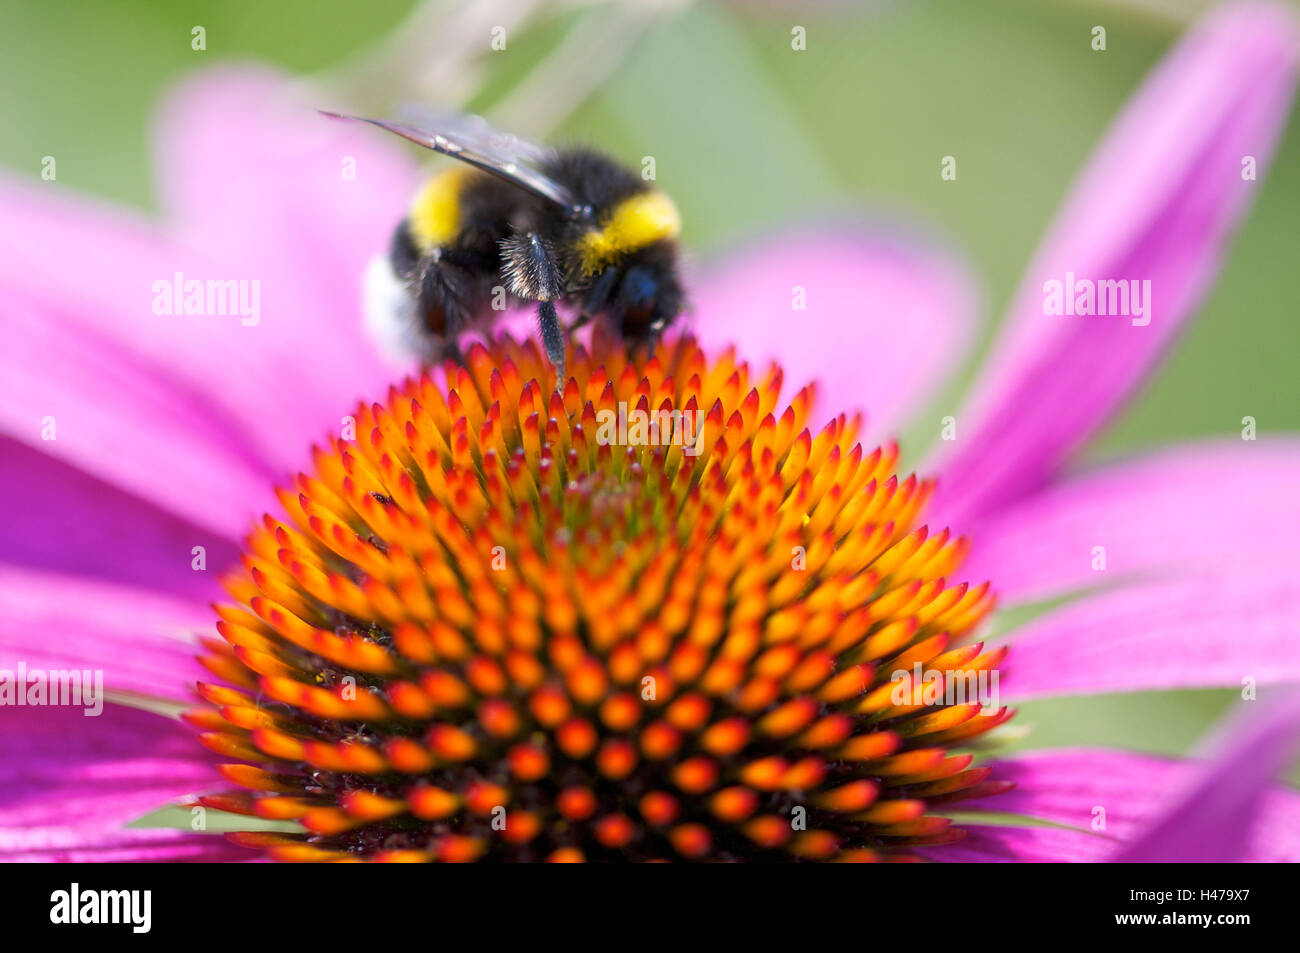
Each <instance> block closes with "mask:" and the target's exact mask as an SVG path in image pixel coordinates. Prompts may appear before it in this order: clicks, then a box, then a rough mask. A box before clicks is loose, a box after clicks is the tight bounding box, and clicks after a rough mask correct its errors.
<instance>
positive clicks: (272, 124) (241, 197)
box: [156, 68, 416, 437]
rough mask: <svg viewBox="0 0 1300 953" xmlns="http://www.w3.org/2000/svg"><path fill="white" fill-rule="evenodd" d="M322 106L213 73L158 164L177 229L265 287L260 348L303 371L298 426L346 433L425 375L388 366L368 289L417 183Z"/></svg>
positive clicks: (190, 94) (183, 99)
mask: <svg viewBox="0 0 1300 953" xmlns="http://www.w3.org/2000/svg"><path fill="white" fill-rule="evenodd" d="M322 95H323V94H322V93H319V92H317V91H314V90H311V89H310V88H304V87H302V86H301V85H294V84H293V83H292V82H291V81H290V80H288V79H287V78H286V77H282V76H279V75H276V74H274V73H269V72H264V71H261V70H255V69H251V68H243V69H234V68H227V69H216V70H207V71H204V72H203V73H201V74H198V76H197V77H195V78H191V79H189V80H187V81H186V82H185V83H183V84H182V85H181V86H180V87H178V88H177V89H176V90H175V91H174V92H173V93H172V94H171V95H170V96H169V97H168V99H167V101H166V102H165V103H164V106H163V109H162V113H161V117H160V119H159V123H158V135H157V163H156V165H157V167H158V170H159V173H160V176H159V189H160V191H161V194H162V202H163V207H164V209H165V210H166V211H167V213H168V215H169V217H170V220H171V221H173V222H175V223H176V224H177V225H178V226H179V227H180V228H181V229H183V230H184V231H185V232H186V233H187V234H190V235H192V236H194V239H195V241H196V242H197V243H198V244H199V245H200V246H201V247H204V248H208V249H211V250H212V251H214V252H217V251H219V252H221V253H222V254H223V255H225V256H226V257H227V258H229V259H230V262H231V267H233V268H235V269H236V271H237V273H238V274H239V275H240V276H246V277H249V278H261V279H262V289H263V294H262V310H263V318H262V324H261V325H259V327H258V328H257V330H258V331H260V332H261V335H260V336H261V337H265V338H267V339H268V340H266V341H260V340H259V341H258V342H257V343H256V345H253V344H252V343H251V342H250V344H249V346H250V347H253V346H255V347H256V348H257V349H258V351H259V352H264V353H265V355H266V356H268V357H270V358H271V359H273V360H276V361H279V362H283V363H285V364H292V365H296V366H295V367H294V368H293V371H294V378H293V381H294V383H295V384H297V385H298V386H299V387H300V388H301V390H302V392H301V393H298V394H295V395H294V396H295V397H296V398H297V400H298V407H297V409H296V413H297V415H298V417H299V418H300V419H302V420H310V421H313V422H315V424H316V426H317V427H321V426H325V425H327V424H332V425H333V426H334V427H337V418H338V416H339V415H340V414H341V413H343V412H345V411H346V410H347V409H349V405H350V404H351V403H352V402H353V401H354V400H356V399H357V397H358V396H359V395H362V394H380V393H383V392H384V390H385V389H386V388H387V387H388V385H389V384H391V383H392V381H393V380H394V379H395V378H396V377H397V376H399V374H398V371H399V370H410V369H413V368H414V361H412V362H411V364H410V365H409V366H408V367H403V368H400V369H397V368H394V367H393V366H391V365H389V364H387V363H386V362H384V361H383V360H382V359H381V358H380V356H379V354H378V352H377V350H376V348H375V347H374V345H373V343H372V342H371V340H370V338H369V337H368V336H367V334H366V332H365V329H364V327H363V319H362V309H361V286H362V276H363V275H364V273H365V269H366V265H367V263H368V262H369V261H370V259H371V258H373V257H374V256H375V255H381V254H383V253H384V251H385V250H386V249H387V248H388V244H389V241H390V239H391V236H392V232H393V228H394V226H395V225H396V224H397V219H398V218H399V217H400V216H401V214H402V210H403V209H405V208H406V206H407V204H408V203H409V202H410V200H411V195H412V194H413V193H414V189H415V185H416V170H415V166H414V164H413V163H412V162H411V161H410V160H409V159H408V158H407V153H406V151H405V150H404V149H403V147H402V146H401V145H399V144H398V143H397V142H396V141H395V140H394V139H393V138H392V137H385V136H381V135H376V134H374V133H373V131H370V132H367V131H366V130H365V129H363V128H362V127H360V126H359V125H356V124H351V123H342V122H337V121H333V120H330V119H328V118H326V117H324V116H321V115H320V114H319V113H317V112H316V110H317V109H319V108H328V107H329V106H331V105H334V104H331V103H326V102H321V101H319V99H320V97H321V96H322ZM349 176H354V177H349ZM308 348H309V351H308ZM312 436H313V437H314V436H315V435H312Z"/></svg>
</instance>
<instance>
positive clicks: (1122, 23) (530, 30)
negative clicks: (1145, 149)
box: [0, 0, 1300, 753]
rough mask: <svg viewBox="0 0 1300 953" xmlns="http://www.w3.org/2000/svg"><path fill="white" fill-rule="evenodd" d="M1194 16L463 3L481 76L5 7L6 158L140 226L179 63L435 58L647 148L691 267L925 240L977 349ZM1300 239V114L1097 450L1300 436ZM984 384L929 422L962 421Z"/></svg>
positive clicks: (1035, 719) (523, 0)
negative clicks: (1299, 324) (944, 266)
mask: <svg viewBox="0 0 1300 953" xmlns="http://www.w3.org/2000/svg"><path fill="white" fill-rule="evenodd" d="M1207 5H1208V4H1205V3H1197V2H1191V0H1189V2H1185V3H1173V2H1170V3H1159V2H1154V0H1144V2H1132V3H1123V2H1111V3H1096V2H1082V0H1080V2H1066V0H1060V2H1044V0H1020V2H1017V0H984V2H971V0H915V2H910V3H839V4H836V3H815V4H808V3H800V4H796V3H788V4H781V3H778V2H775V0H767V2H763V3H757V4H742V3H740V2H736V3H734V4H725V5H710V4H706V3H695V4H688V3H677V4H664V3H660V4H658V5H657V6H658V7H659V8H662V9H660V11H659V15H658V16H652V15H651V14H650V12H648V8H650V7H655V6H656V5H655V4H649V5H643V4H627V3H624V4H620V5H619V6H618V7H615V8H610V7H609V6H608V5H606V4H600V3H588V4H573V3H569V4H563V3H547V2H538V0H505V2H492V0H477V2H475V3H473V4H472V6H473V7H474V8H476V12H475V14H474V15H475V16H477V17H479V18H482V19H483V21H484V22H486V23H493V22H503V23H509V24H511V26H510V27H509V28H508V33H507V39H508V42H507V49H506V50H505V51H502V52H496V53H490V52H488V51H487V49H486V47H487V38H486V37H484V36H483V35H482V33H481V32H476V33H474V34H473V35H474V36H475V37H476V38H478V39H476V42H475V44H474V51H475V52H474V55H473V56H470V55H468V54H467V53H466V50H465V48H464V47H465V44H464V43H463V42H458V41H457V40H455V36H456V34H455V32H454V31H451V30H449V31H447V32H445V33H444V32H441V31H440V30H438V29H429V24H431V23H433V24H438V23H441V22H451V21H455V19H456V18H457V17H462V20H461V21H460V22H463V17H464V15H466V9H464V8H463V5H462V4H459V3H432V4H424V5H421V6H420V7H419V8H418V9H416V7H417V5H416V4H414V3H413V2H411V0H368V2H365V3H356V2H343V0H337V2H326V0H277V2H274V3H268V2H264V0H222V2H219V3H212V2H207V3H202V2H187V0H171V2H168V3H165V4H164V3H158V2H149V0H45V2H40V3H37V2H9V3H6V4H3V5H0V52H2V53H3V55H0V83H3V88H4V89H5V90H6V95H4V96H3V97H0V129H3V130H4V135H3V136H2V137H0V163H2V164H3V165H5V166H8V167H9V168H11V169H13V170H16V171H17V172H19V173H20V174H24V175H30V176H35V175H37V174H39V163H40V159H41V157H42V156H44V155H54V156H56V157H58V162H59V166H58V172H59V180H58V181H59V185H60V186H61V187H63V188H69V189H76V190H80V191H85V192H89V193H94V194H98V195H100V196H104V197H107V198H110V199H113V200H118V201H122V202H126V203H131V204H134V205H138V206H141V207H144V208H150V207H151V204H152V201H153V199H152V195H151V186H150V177H151V173H150V168H149V158H148V156H149V153H148V129H149V122H150V116H151V112H152V110H153V107H154V105H155V104H156V103H157V101H158V99H159V97H160V95H161V94H162V92H163V91H164V90H165V89H166V88H167V87H168V85H169V84H170V83H171V82H173V81H174V80H176V79H177V78H178V77H180V76H182V75H183V74H185V73H186V72H188V71H191V70H196V69H200V68H202V67H204V66H207V65H212V64H214V63H217V62H220V61H229V60H238V59H260V60H266V61H271V62H274V63H277V64H280V65H281V66H282V67H283V68H284V69H286V70H288V71H290V72H292V73H296V74H304V75H311V76H312V77H313V78H314V79H317V80H319V81H323V82H326V83H332V84H335V85H336V88H337V89H338V90H339V91H340V93H341V95H343V96H344V97H345V98H346V99H350V100H351V101H350V102H349V103H348V104H349V105H353V106H358V107H361V106H364V107H369V108H371V109H374V110H378V111H380V112H385V111H389V109H390V107H391V106H392V104H393V103H395V102H401V101H407V100H411V99H412V98H417V97H420V96H423V95H425V94H426V92H427V91H426V90H424V89H422V88H420V87H419V85H418V84H413V83H412V81H410V79H409V74H410V73H411V72H413V71H410V70H404V69H403V68H402V67H400V66H399V65H395V64H401V63H405V62H412V63H430V62H433V63H441V64H442V65H443V66H450V68H451V69H450V75H454V76H456V77H457V78H458V83H459V86H460V88H459V89H457V90H456V92H455V97H454V98H456V99H458V100H459V101H461V102H463V103H466V104H468V105H469V106H471V107H472V108H474V109H476V110H481V111H486V112H488V113H489V114H495V115H497V116H498V118H499V119H500V118H501V117H515V119H516V120H517V124H516V125H515V126H514V127H513V128H512V130H511V131H518V132H523V133H526V134H530V135H548V134H549V135H556V136H560V137H565V138H570V137H571V138H575V139H586V140H591V141H593V142H597V143H600V144H602V145H603V146H605V147H606V148H608V149H609V150H610V151H612V152H614V153H615V154H619V155H622V156H624V157H627V158H629V159H635V158H637V157H640V156H641V155H643V154H647V153H653V154H654V155H655V156H656V158H657V162H658V171H659V179H660V184H661V185H663V186H664V187H665V188H667V189H668V190H669V191H670V192H671V193H672V194H673V195H674V197H675V199H676V200H677V202H678V204H679V205H680V206H681V208H682V212H683V216H684V218H685V220H686V222H687V234H686V240H687V243H688V245H689V246H690V247H691V249H692V250H693V251H694V252H696V253H698V254H700V255H704V256H707V255H711V254H715V253H723V252H725V250H726V248H727V247H728V246H729V245H731V244H733V243H735V242H736V241H738V240H742V239H744V238H745V237H747V236H749V235H752V234H753V233H755V232H756V231H764V230H771V229H775V228H779V227H781V226H782V225H783V224H784V223H786V222H788V221H790V220H791V219H792V218H795V219H797V218H805V217H807V216H809V215H810V214H813V213H815V212H816V211H817V210H819V209H824V210H832V209H837V210H840V211H841V212H842V210H843V207H844V206H846V205H847V206H849V207H853V206H855V205H856V206H859V207H861V209H862V210H863V211H864V213H869V214H871V215H873V216H874V217H880V216H881V215H884V216H885V217H900V218H906V219H908V220H910V221H913V222H916V223H919V224H920V225H921V226H922V227H923V228H925V229H926V230H928V231H930V232H932V233H933V234H935V235H937V236H938V237H940V239H941V240H943V241H944V242H946V243H947V244H949V245H951V246H952V247H953V248H954V249H955V250H956V251H957V252H958V253H959V254H961V255H962V256H964V257H965V259H966V260H967V261H968V262H969V264H970V267H971V270H972V271H973V273H974V274H975V275H976V276H977V277H978V279H979V280H980V282H981V283H982V288H983V315H982V317H983V320H984V326H983V329H982V337H981V339H980V340H981V345H982V346H983V345H987V343H988V339H989V335H990V333H991V331H992V330H993V329H994V328H995V327H996V324H997V321H998V319H999V317H1000V314H1001V312H1002V310H1003V308H1005V307H1006V305H1007V303H1008V300H1009V298H1010V296H1011V294H1012V292H1013V290H1014V288H1015V285H1016V283H1017V281H1018V280H1019V277H1020V274H1021V271H1022V269H1023V268H1024V267H1025V266H1026V264H1027V262H1028V259H1029V256H1030V254H1031V252H1032V251H1033V249H1034V247H1035V244H1036V242H1037V240H1038V238H1039V236H1040V235H1041V234H1042V232H1043V230H1044V229H1045V227H1046V226H1047V224H1048V222H1049V221H1050V219H1051V216H1052V215H1053V213H1054V211H1055V209H1056V206H1057V204H1058V202H1059V201H1060V199H1061V198H1062V196H1063V194H1064V192H1065V189H1066V188H1067V186H1068V185H1069V183H1070V181H1071V179H1072V177H1073V176H1074V174H1075V173H1076V172H1077V171H1078V170H1079V168H1080V166H1081V164H1082V163H1083V162H1084V160H1085V158H1086V157H1087V155H1088V153H1089V150H1090V149H1091V148H1092V146H1093V144H1094V143H1095V142H1096V141H1097V140H1098V138H1099V137H1100V136H1101V135H1102V133H1103V131H1104V130H1105V129H1106V126H1107V124H1108V122H1109V121H1110V119H1111V118H1112V117H1113V116H1114V115H1115V114H1116V112H1117V111H1118V110H1119V108H1120V106H1121V105H1122V104H1123V102H1124V101H1125V99H1126V97H1127V96H1128V95H1129V94H1130V93H1131V92H1132V91H1133V90H1134V89H1135V87H1136V86H1137V84H1138V83H1139V81H1140V80H1141V78H1142V76H1143V75H1144V74H1145V72H1146V71H1147V70H1148V69H1149V68H1150V67H1151V66H1152V65H1153V64H1154V63H1155V62H1156V61H1157V60H1158V58H1159V57H1160V56H1161V55H1162V53H1163V52H1164V51H1165V50H1166V49H1168V47H1169V46H1170V44H1171V43H1172V42H1173V41H1174V39H1175V38H1176V37H1177V35H1178V34H1179V33H1180V32H1181V31H1182V30H1183V29H1184V28H1185V27H1186V25H1187V23H1188V22H1189V21H1190V20H1191V19H1192V18H1193V17H1194V15H1195V13H1196V12H1197V10H1198V9H1203V8H1204V7H1205V6H1207ZM668 7H675V8H676V9H674V10H672V11H671V14H670V13H668V12H667V8H668ZM497 9H499V10H500V11H501V17H500V20H499V21H498V20H494V19H493V13H494V12H495V11H496V10H497ZM440 18H441V19H440ZM196 24H198V25H202V26H203V27H204V28H205V29H206V44H207V49H206V51H203V52H195V51H193V50H192V49H191V43H190V40H191V28H192V27H193V26H194V25H196ZM794 24H800V25H803V26H804V27H806V29H807V50H806V51H803V52H794V51H792V50H791V27H792V26H793V25H794ZM1097 24H1100V25H1103V26H1105V27H1106V29H1107V50H1106V51H1105V52H1104V53H1095V52H1093V51H1092V49H1091V48H1090V45H1089V41H1090V30H1091V28H1092V27H1093V26H1094V25H1097ZM608 36H614V37H616V38H617V39H615V40H608V39H606V37H608ZM591 37H596V38H597V39H596V40H595V41H591V40H590V38H591ZM575 50H576V51H577V52H576V53H575V52H574V51H575ZM457 64H461V66H463V68H461V66H458V65H457ZM445 75H448V73H447V71H446V70H444V76H445ZM539 77H540V78H539ZM443 88H447V87H445V86H444V87H443ZM450 105H454V103H451V104H450ZM520 124H522V125H523V126H525V127H528V126H532V127H533V128H519V125H520ZM943 155H955V156H957V157H958V161H959V176H958V180H957V181H956V182H948V183H944V182H941V181H940V179H939V176H938V174H937V172H938V164H939V157H940V156H943ZM737 157H743V160H742V162H741V173H738V172H737V171H736V169H735V166H736V164H737ZM397 214H398V210H394V215H397ZM1297 223H1300V122H1296V121H1295V117H1294V115H1293V119H1292V122H1291V123H1290V126H1289V128H1288V130H1287V133H1286V135H1285V139H1284V141H1283V143H1282V145H1281V148H1280V151H1279V153H1278V155H1277V156H1276V158H1275V160H1274V164H1273V168H1272V170H1271V173H1270V174H1269V175H1268V177H1267V181H1266V182H1264V183H1263V184H1262V189H1261V192H1260V195H1259V199H1258V201H1257V203H1256V205H1255V208H1254V211H1253V213H1252V215H1251V217H1250V219H1249V221H1248V223H1247V224H1246V226H1245V228H1244V229H1243V230H1242V231H1241V233H1240V234H1239V235H1238V236H1237V239H1236V242H1235V244H1234V245H1233V247H1232V250H1231V253H1230V256H1229V258H1228V260H1227V265H1226V268H1225V270H1224V272H1223V275H1222V277H1221V279H1220V281H1219V282H1218V285H1217V286H1216V288H1215V290H1214V292H1213V294H1212V295H1211V297H1210V299H1209V301H1208V302H1207V304H1206V306H1205V308H1204V310H1203V313H1202V315H1201V317H1200V319H1199V320H1198V321H1197V322H1196V324H1195V325H1194V327H1193V328H1192V330H1191V331H1190V333H1189V334H1187V335H1186V336H1185V338H1184V339H1183V341H1182V342H1181V344H1180V345H1179V347H1178V348H1177V350H1176V351H1175V352H1174V353H1173V355H1172V356H1171V358H1170V360H1169V361H1168V362H1167V364H1166V365H1165V367H1164V368H1163V370H1162V373H1161V374H1160V376H1159V378H1158V379H1157V380H1155V381H1154V382H1153V383H1152V384H1151V385H1150V386H1148V387H1147V388H1146V390H1145V391H1144V392H1143V394H1142V395H1141V396H1140V398H1139V399H1138V400H1136V401H1135V402H1134V403H1133V404H1132V405H1131V406H1130V407H1129V409H1128V410H1127V411H1126V412H1125V413H1124V415H1123V416H1122V417H1121V418H1120V419H1118V420H1117V421H1116V422H1115V424H1114V426H1112V427H1111V428H1110V429H1109V430H1108V431H1107V432H1106V433H1105V434H1104V435H1103V436H1102V437H1101V439H1100V440H1099V441H1097V442H1096V443H1095V444H1094V446H1093V447H1092V448H1091V449H1090V451H1089V456H1090V457H1092V458H1104V457H1107V456H1113V455H1116V454H1123V453H1129V452H1132V451H1135V450H1140V449H1146V448H1150V447H1152V446H1154V445H1157V444H1161V443H1165V442H1169V441H1173V440H1177V439H1182V438H1189V437H1197V436H1205V435H1218V436H1225V435H1227V436H1230V435H1236V434H1237V433H1238V432H1239V428H1240V426H1241V424H1240V421H1241V418H1242V417H1243V416H1244V415H1247V414H1250V415H1253V416H1254V417H1255V418H1256V419H1257V421H1258V423H1259V428H1260V432H1261V433H1262V434H1263V433H1268V432H1277V431H1284V430H1300V401H1297V399H1296V395H1297V386H1296V375H1297V370H1296V369H1297V367H1298V366H1300V334H1298V333H1297V331H1296V323H1295V322H1296V319H1297V317H1298V315H1297V299H1296V295H1295V293H1294V289H1293V288H1291V287H1290V286H1289V284H1288V282H1290V281H1292V280H1294V278H1295V272H1294V271H1293V269H1294V267H1295V264H1296V262H1297V259H1298V255H1297V252H1298V251H1300V229H1298V228H1297ZM70 278H71V279H74V280H75V273H73V272H70ZM973 357H974V356H973ZM974 364H975V361H974V360H972V362H971V363H970V364H968V366H967V367H966V368H965V371H964V373H963V375H962V376H961V378H960V379H959V380H958V381H956V382H954V384H953V386H952V387H951V388H950V391H949V392H948V393H946V394H944V395H942V396H941V397H939V398H938V399H937V400H936V401H935V404H934V406H933V408H931V409H932V411H933V414H932V415H928V418H927V419H930V420H935V419H937V417H938V415H939V413H938V409H939V408H943V407H951V406H952V405H953V403H954V401H955V399H956V397H957V395H958V394H959V392H960V389H961V387H962V386H963V385H964V383H965V382H967V381H969V379H970V372H971V368H972V367H973V366H974ZM943 412H945V413H946V412H947V411H946V410H945V411H943ZM932 432H933V427H932V426H931V425H928V424H927V425H926V433H927V435H928V434H929V433H932ZM904 437H905V440H904V443H905V448H906V449H910V450H913V451H915V450H917V449H918V448H919V446H920V445H921V444H922V442H923V440H922V434H921V432H920V431H916V432H913V433H911V434H905V435H904ZM1006 624H1007V620H1005V619H1004V620H1002V622H1001V625H1000V626H999V627H1001V626H1002V625H1006ZM1233 697H1234V693H1233V692H1230V691H1229V692H1188V693H1170V694H1155V695H1153V694H1147V695H1130V696H1116V697H1107V698H1102V699H1097V698H1081V699H1070V700H1060V701H1044V702H1036V703H1032V704H1029V705H1026V706H1024V708H1023V709H1022V715H1021V716H1020V717H1019V718H1018V719H1017V721H1016V722H1015V724H1018V725H1020V726H1027V725H1032V726H1033V731H1032V733H1031V734H1029V736H1028V737H1027V738H1026V739H1024V740H1022V741H1020V742H1018V743H1019V744H1021V745H1025V744H1031V745H1034V746H1041V745H1056V744H1107V745H1118V746H1127V747H1134V748H1138V749H1142V750H1147V751H1152V752H1162V753H1177V752H1183V751H1185V750H1186V749H1187V747H1188V746H1189V745H1190V744H1191V743H1192V742H1193V741H1194V740H1195V739H1196V738H1197V737H1198V736H1199V735H1200V734H1201V733H1202V732H1203V731H1204V730H1205V728H1206V727H1207V726H1208V725H1209V724H1210V723H1211V722H1212V721H1213V720H1214V719H1215V718H1216V717H1217V716H1218V715H1219V714H1220V713H1221V712H1222V711H1223V710H1224V709H1225V708H1226V707H1227V706H1228V705H1229V704H1230V703H1231V701H1232V699H1233Z"/></svg>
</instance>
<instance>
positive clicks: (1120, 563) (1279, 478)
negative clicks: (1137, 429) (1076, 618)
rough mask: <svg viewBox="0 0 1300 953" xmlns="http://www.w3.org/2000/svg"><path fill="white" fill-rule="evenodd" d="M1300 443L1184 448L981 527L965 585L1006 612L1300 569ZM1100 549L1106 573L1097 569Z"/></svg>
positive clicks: (1063, 488)
mask: <svg viewBox="0 0 1300 953" xmlns="http://www.w3.org/2000/svg"><path fill="white" fill-rule="evenodd" d="M1297 487H1300V442H1297V441H1294V440H1270V441H1260V442H1258V443H1253V442H1249V443H1248V442H1243V441H1240V440H1235V441H1227V442H1217V443H1204V444H1200V445H1189V446H1183V447H1176V448H1173V449H1170V450H1165V451H1161V452H1160V453H1155V454H1151V455H1149V456H1145V457H1141V458H1139V459H1136V460H1133V461H1128V462H1124V463H1117V464H1113V465H1110V466H1106V467H1103V468H1100V469H1098V470H1096V471H1094V472H1090V473H1087V474H1085V475H1081V476H1079V477H1076V478H1073V479H1071V480H1069V481H1067V482H1065V483H1061V484H1057V485H1054V486H1051V487H1049V488H1047V489H1045V490H1043V491H1042V492H1040V493H1037V494H1034V495H1032V496H1030V497H1028V498H1027V499H1025V500H1023V501H1021V502H1019V503H1017V504H1015V505H1014V506H1011V507H1009V508H1008V509H1006V510H1003V511H999V512H997V513H995V514H994V515H993V516H991V517H989V518H987V519H984V520H979V521H976V522H975V523H974V524H973V525H972V526H971V527H970V529H969V530H968V535H969V536H970V538H971V540H972V548H971V553H970V556H969V558H968V560H967V562H966V563H965V564H964V565H963V567H962V573H963V575H964V576H965V577H966V578H970V579H977V580H983V579H993V580H995V582H996V585H997V590H998V601H999V603H1001V604H1004V605H1014V604H1016V603H1022V602H1033V601H1036V600H1041V599H1049V598H1052V597H1056V596H1061V595H1065V594H1067V593H1070V592H1073V591H1077V590H1080V589H1085V588H1088V587H1092V586H1104V585H1109V584H1113V583H1114V582H1115V581H1116V580H1117V579H1121V578H1125V577H1134V576H1142V575H1153V574H1155V575H1167V574H1170V573H1180V574H1181V573H1186V572H1192V571H1199V570H1206V569H1215V568H1220V567H1225V566H1241V565H1242V564H1243V563H1244V562H1257V561H1258V562H1279V561H1282V562H1290V563H1292V564H1294V563H1295V562H1296V560H1297V558H1298V557H1300V537H1298V535H1297V532H1296V527H1298V526H1300V492H1297ZM1096 546H1101V547H1104V549H1105V554H1104V555H1105V571H1104V572H1102V571H1097V570H1094V569H1093V562H1094V553H1093V548H1094V547H1096Z"/></svg>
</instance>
